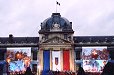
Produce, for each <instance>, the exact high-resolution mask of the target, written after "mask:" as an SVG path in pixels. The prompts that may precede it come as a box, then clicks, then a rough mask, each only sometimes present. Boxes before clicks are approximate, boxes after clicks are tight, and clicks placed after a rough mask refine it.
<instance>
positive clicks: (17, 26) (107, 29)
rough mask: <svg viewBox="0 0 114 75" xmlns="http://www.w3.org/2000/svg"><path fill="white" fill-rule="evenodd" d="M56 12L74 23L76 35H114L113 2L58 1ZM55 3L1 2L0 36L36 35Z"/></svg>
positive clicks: (32, 0) (37, 0) (46, 0)
mask: <svg viewBox="0 0 114 75" xmlns="http://www.w3.org/2000/svg"><path fill="white" fill-rule="evenodd" d="M57 1H58V2H60V4H61V5H60V6H58V12H59V13H61V16H62V17H65V18H67V19H68V20H69V21H70V22H72V23H73V30H74V31H75V33H74V35H75V36H86V35H87V36H89V35H92V36H104V35H105V36H112V35H114V0H57ZM55 10H56V0H0V37H8V36H9V34H13V36H14V37H18V36H21V37H30V36H31V37H35V36H39V35H38V31H39V29H40V24H41V22H43V21H44V20H45V19H46V18H48V17H50V16H51V14H52V13H54V12H55Z"/></svg>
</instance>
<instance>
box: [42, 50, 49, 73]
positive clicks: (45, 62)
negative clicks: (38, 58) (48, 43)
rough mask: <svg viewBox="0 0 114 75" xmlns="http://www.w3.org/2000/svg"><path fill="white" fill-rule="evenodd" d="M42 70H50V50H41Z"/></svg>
mask: <svg viewBox="0 0 114 75" xmlns="http://www.w3.org/2000/svg"><path fill="white" fill-rule="evenodd" d="M43 70H44V71H47V70H50V51H49V50H44V51H43Z"/></svg>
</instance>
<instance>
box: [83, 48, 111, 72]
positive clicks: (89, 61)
mask: <svg viewBox="0 0 114 75" xmlns="http://www.w3.org/2000/svg"><path fill="white" fill-rule="evenodd" d="M108 59H109V52H108V50H107V47H99V46H98V47H82V60H83V64H82V66H83V68H84V70H85V71H86V72H102V71H103V68H104V66H105V65H106V63H107V61H108Z"/></svg>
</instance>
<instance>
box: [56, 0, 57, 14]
mask: <svg viewBox="0 0 114 75" xmlns="http://www.w3.org/2000/svg"><path fill="white" fill-rule="evenodd" d="M56 13H57V1H56Z"/></svg>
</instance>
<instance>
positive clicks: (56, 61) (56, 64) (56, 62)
mask: <svg viewBox="0 0 114 75" xmlns="http://www.w3.org/2000/svg"><path fill="white" fill-rule="evenodd" d="M60 56H61V51H52V63H53V71H61V64H60V62H61V61H60V60H61V59H60Z"/></svg>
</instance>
